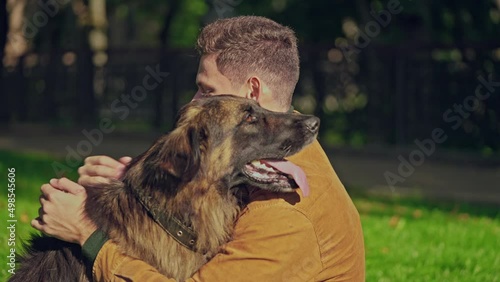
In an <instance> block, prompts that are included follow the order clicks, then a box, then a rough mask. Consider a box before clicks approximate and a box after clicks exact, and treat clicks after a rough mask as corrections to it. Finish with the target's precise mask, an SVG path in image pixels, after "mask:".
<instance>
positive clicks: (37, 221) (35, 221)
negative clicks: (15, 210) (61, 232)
mask: <svg viewBox="0 0 500 282" xmlns="http://www.w3.org/2000/svg"><path fill="white" fill-rule="evenodd" d="M31 226H32V227H33V228H35V229H36V230H38V231H42V232H44V224H43V221H42V219H41V218H40V217H37V218H35V219H33V220H32V221H31Z"/></svg>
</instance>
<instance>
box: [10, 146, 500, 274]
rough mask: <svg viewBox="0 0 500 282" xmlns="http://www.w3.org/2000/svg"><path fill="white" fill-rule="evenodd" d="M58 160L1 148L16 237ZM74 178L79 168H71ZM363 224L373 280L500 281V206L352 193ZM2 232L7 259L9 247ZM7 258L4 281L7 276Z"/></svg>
mask: <svg viewBox="0 0 500 282" xmlns="http://www.w3.org/2000/svg"><path fill="white" fill-rule="evenodd" d="M53 161H54V159H53V158H52V157H51V156H48V155H42V154H18V153H9V152H3V151H0V173H2V176H1V177H0V180H1V181H2V182H0V184H1V187H3V188H2V189H4V190H5V191H6V190H7V188H6V187H7V183H6V178H7V169H8V168H9V167H14V168H15V169H16V219H17V220H18V222H17V225H16V235H17V236H16V238H17V240H18V242H17V246H19V243H20V242H19V240H20V239H22V238H24V239H25V238H27V237H28V236H29V233H30V232H33V229H32V228H31V227H30V225H29V222H30V221H31V219H32V218H34V217H35V216H36V215H37V211H38V207H39V204H38V196H39V194H40V192H39V188H40V186H41V184H43V183H45V182H47V181H48V180H49V179H50V178H52V177H54V176H55V173H54V171H53V170H52V168H51V163H52V162H53ZM68 177H69V178H71V179H76V177H77V176H76V174H74V173H73V174H72V175H68ZM6 194H7V193H4V191H2V193H0V195H1V196H0V198H1V202H0V208H1V212H0V215H1V216H0V220H2V222H6V221H7V217H8V214H7V196H6ZM354 203H355V204H356V206H357V208H358V210H359V212H360V214H361V219H362V223H363V230H364V235H365V247H366V270H367V281H397V282H399V281H424V282H427V281H481V282H485V281H488V282H489V281H500V275H499V273H500V216H499V210H498V208H494V207H481V206H473V205H466V204H460V203H454V204H450V203H430V202H426V201H423V200H418V199H387V198H374V197H370V198H369V197H367V196H366V195H362V194H361V195H356V196H354ZM2 232H4V233H2V234H3V235H2V236H0V256H1V257H2V262H4V261H6V257H7V255H8V254H9V247H8V245H7V235H8V233H7V231H6V230H5V229H4V230H3V231H2ZM7 277H8V273H7V267H6V264H5V263H2V269H1V272H0V281H6V279H7Z"/></svg>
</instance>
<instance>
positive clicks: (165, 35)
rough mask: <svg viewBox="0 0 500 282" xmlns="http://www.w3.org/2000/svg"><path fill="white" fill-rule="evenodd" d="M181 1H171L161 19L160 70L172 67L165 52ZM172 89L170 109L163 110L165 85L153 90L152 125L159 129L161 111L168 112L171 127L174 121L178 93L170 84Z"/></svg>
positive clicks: (169, 70) (167, 69)
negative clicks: (162, 19)
mask: <svg viewBox="0 0 500 282" xmlns="http://www.w3.org/2000/svg"><path fill="white" fill-rule="evenodd" d="M181 3H182V2H181V1H179V0H174V1H171V4H170V7H169V9H168V12H167V14H166V15H165V20H164V21H163V28H162V30H161V32H160V42H161V49H160V52H161V59H160V69H161V70H162V71H165V70H166V71H168V72H172V67H173V64H172V62H171V61H170V60H169V58H168V56H169V55H171V54H170V53H169V52H167V49H168V47H169V46H168V43H169V38H170V27H171V25H172V21H173V19H174V17H175V15H176V14H177V12H178V11H179V8H180V5H181ZM172 87H173V89H172V91H171V93H170V94H171V95H170V98H171V99H170V101H169V103H170V111H165V109H164V107H163V103H164V94H165V93H164V92H165V91H164V89H165V87H162V85H161V84H160V86H158V87H156V89H154V90H153V105H154V118H153V127H154V128H157V129H159V128H160V127H161V126H162V124H163V118H164V117H163V112H167V113H169V116H168V117H167V120H168V126H169V127H171V126H173V123H174V121H175V117H176V114H177V107H178V105H177V104H178V95H179V94H178V93H176V91H175V85H172Z"/></svg>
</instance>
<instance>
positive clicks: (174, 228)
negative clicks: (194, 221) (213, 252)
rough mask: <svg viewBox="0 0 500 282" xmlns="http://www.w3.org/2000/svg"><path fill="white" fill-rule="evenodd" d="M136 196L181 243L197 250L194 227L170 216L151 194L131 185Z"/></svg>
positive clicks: (156, 219) (194, 250)
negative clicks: (147, 194) (161, 209)
mask: <svg viewBox="0 0 500 282" xmlns="http://www.w3.org/2000/svg"><path fill="white" fill-rule="evenodd" d="M131 188H132V189H131V190H132V192H133V193H134V196H135V197H136V198H137V200H139V202H140V203H141V205H142V206H143V207H144V208H145V209H146V210H147V211H148V213H149V215H150V216H151V217H152V218H153V219H154V220H155V221H156V223H158V225H160V226H161V228H162V229H163V230H165V231H166V232H167V233H168V234H169V235H170V236H171V237H172V238H174V239H175V240H176V241H177V242H178V243H179V244H181V245H183V246H184V247H186V248H188V249H189V250H191V251H193V252H197V250H196V242H197V240H198V238H197V235H196V233H195V232H194V230H193V229H191V228H189V227H188V226H186V225H185V224H183V223H182V222H181V221H180V220H179V219H178V218H176V217H175V216H168V215H167V214H165V213H164V212H161V211H160V210H159V209H158V206H157V205H155V204H154V203H152V202H151V198H152V197H151V196H146V195H144V191H143V190H139V189H137V188H135V187H131Z"/></svg>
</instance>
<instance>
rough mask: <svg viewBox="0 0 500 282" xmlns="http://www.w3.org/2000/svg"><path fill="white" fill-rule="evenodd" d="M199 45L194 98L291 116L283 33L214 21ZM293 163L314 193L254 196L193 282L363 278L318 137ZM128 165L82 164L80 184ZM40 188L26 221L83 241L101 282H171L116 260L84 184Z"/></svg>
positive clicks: (350, 211)
mask: <svg viewBox="0 0 500 282" xmlns="http://www.w3.org/2000/svg"><path fill="white" fill-rule="evenodd" d="M198 49H199V50H200V53H201V55H202V56H201V59H200V65H199V69H198V75H197V77H196V83H197V85H198V92H197V93H196V95H195V99H198V98H202V97H203V96H206V95H219V94H226V93H232V94H235V95H238V96H241V97H246V98H249V99H254V100H256V101H257V102H259V104H260V105H261V106H262V107H264V108H267V109H269V110H273V111H281V112H286V111H289V110H290V108H291V99H292V94H293V91H294V88H295V85H296V83H297V81H298V77H299V58H298V51H297V43H296V37H295V35H294V33H293V31H292V30H290V29H289V28H286V27H284V26H282V25H280V24H277V23H276V22H274V21H271V20H269V19H266V18H262V17H253V16H245V17H237V18H231V19H224V20H219V21H217V22H215V23H212V24H210V25H208V26H207V27H205V28H204V29H203V30H202V32H201V34H200V36H199V38H198ZM289 160H290V161H292V162H294V163H295V164H297V165H299V166H301V167H302V169H303V170H304V171H305V173H306V175H307V179H308V182H309V185H310V187H311V191H310V195H309V196H308V197H303V196H302V195H301V194H299V193H286V194H279V193H272V192H267V191H262V190H255V191H254V192H253V193H251V195H250V203H249V204H248V205H247V206H246V207H245V208H244V209H243V210H242V212H241V215H240V216H239V218H238V220H237V222H236V223H235V231H234V236H233V239H232V240H231V242H229V243H227V244H226V245H224V246H223V248H222V250H221V252H220V253H219V254H217V255H216V256H215V257H214V258H213V259H212V260H211V261H210V262H208V263H207V264H206V265H204V266H203V267H202V268H201V269H200V270H199V271H198V272H197V273H195V274H194V275H193V277H192V278H191V280H190V281H218V282H219V281H364V275H365V272H364V271H365V270H364V246H363V235H362V231H361V224H360V220H359V215H358V213H357V211H356V209H355V207H354V205H353V204H352V201H351V199H350V198H349V196H348V194H347V193H346V191H345V189H344V187H343V186H342V184H341V182H340V180H339V179H338V177H337V176H336V174H335V172H334V170H333V168H332V167H331V165H330V162H329V160H328V158H327V156H326V155H325V153H324V151H323V149H322V148H321V146H320V145H319V143H318V142H317V141H315V142H314V143H313V144H311V145H309V146H308V147H306V148H305V149H304V150H303V151H301V152H300V153H298V154H296V155H295V156H292V157H290V158H289ZM129 161H130V159H129V158H122V159H120V161H116V160H113V159H111V158H109V157H105V156H98V157H90V158H87V159H86V161H85V165H84V166H83V167H81V168H80V169H79V173H80V179H79V183H80V184H81V185H83V186H86V185H98V184H99V183H102V182H106V181H108V179H109V178H119V177H120V175H121V173H122V171H123V169H124V167H125V164H126V163H128V162H129ZM41 190H42V193H43V196H42V197H41V199H40V202H41V204H42V209H41V210H40V217H39V218H37V219H35V220H33V221H32V225H33V226H34V227H35V228H37V229H39V230H41V231H42V232H45V233H47V234H49V235H52V236H56V237H58V238H61V239H63V240H66V241H70V242H74V243H78V244H80V245H82V246H83V251H84V253H85V254H86V256H87V257H88V258H89V261H90V263H91V264H92V265H93V274H94V278H95V279H96V280H97V281H141V282H142V281H173V280H169V279H168V278H167V277H164V276H162V275H161V274H159V273H158V272H157V271H156V270H155V269H154V268H152V267H151V266H149V265H147V264H146V263H145V262H142V261H140V260H137V259H134V258H131V257H128V256H126V255H123V254H121V253H120V252H119V250H118V249H117V245H115V244H114V243H113V242H111V241H106V238H105V236H104V235H103V234H102V232H100V231H96V227H95V226H94V225H93V223H92V222H90V220H88V219H87V217H86V215H85V214H84V212H83V206H84V202H85V198H86V194H85V189H84V188H83V187H82V186H80V185H79V184H76V183H74V182H71V181H69V180H67V179H61V180H55V179H53V180H51V182H50V184H45V185H43V186H42V188H41ZM63 191H64V192H63ZM167 259H168V258H167Z"/></svg>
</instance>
